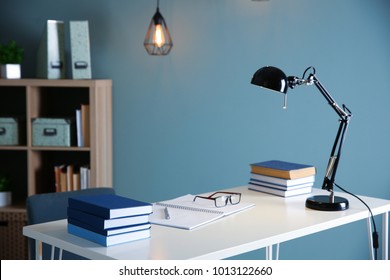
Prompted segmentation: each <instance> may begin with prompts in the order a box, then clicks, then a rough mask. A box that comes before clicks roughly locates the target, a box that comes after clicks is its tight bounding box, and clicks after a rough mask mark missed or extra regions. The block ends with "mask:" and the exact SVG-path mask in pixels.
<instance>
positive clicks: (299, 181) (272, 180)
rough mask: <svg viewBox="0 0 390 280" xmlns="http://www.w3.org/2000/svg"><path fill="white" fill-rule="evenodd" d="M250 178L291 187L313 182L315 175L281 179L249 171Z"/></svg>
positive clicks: (267, 183) (268, 183)
mask: <svg viewBox="0 0 390 280" xmlns="http://www.w3.org/2000/svg"><path fill="white" fill-rule="evenodd" d="M250 179H251V180H253V181H256V182H260V183H264V184H266V185H275V186H280V187H284V188H291V187H295V186H299V185H304V184H305V185H306V184H308V183H314V181H315V176H314V175H313V176H307V177H302V178H297V179H291V180H289V179H283V178H277V177H271V176H265V175H261V174H255V173H251V176H250Z"/></svg>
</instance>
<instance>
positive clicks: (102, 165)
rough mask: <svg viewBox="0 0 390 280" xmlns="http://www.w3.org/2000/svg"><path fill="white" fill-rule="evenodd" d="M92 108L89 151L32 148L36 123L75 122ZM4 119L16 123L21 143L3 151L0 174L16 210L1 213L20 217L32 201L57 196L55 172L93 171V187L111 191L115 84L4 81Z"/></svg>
mask: <svg viewBox="0 0 390 280" xmlns="http://www.w3.org/2000/svg"><path fill="white" fill-rule="evenodd" d="M81 104H89V107H90V112H89V119H90V131H89V132H90V145H89V146H88V147H78V146H77V143H72V144H71V146H67V147H58V146H55V147H52V146H50V147H45V146H33V144H32V143H33V142H32V120H33V119H34V118H58V117H63V118H75V116H76V109H77V108H79V107H80V106H81ZM0 117H17V118H18V120H19V121H20V125H19V134H20V142H19V143H18V145H14V146H1V145H0V171H3V172H6V173H8V174H9V175H10V177H11V181H12V205H10V206H9V207H0V213H1V212H5V211H7V212H9V211H11V212H12V211H20V209H22V211H23V209H24V208H25V200H26V198H27V197H28V196H30V195H34V194H39V193H47V192H54V191H55V178H54V166H55V165H58V164H77V165H89V166H90V187H112V182H113V179H112V81H111V80H65V79H64V80H45V79H15V80H11V79H10V80H7V79H0Z"/></svg>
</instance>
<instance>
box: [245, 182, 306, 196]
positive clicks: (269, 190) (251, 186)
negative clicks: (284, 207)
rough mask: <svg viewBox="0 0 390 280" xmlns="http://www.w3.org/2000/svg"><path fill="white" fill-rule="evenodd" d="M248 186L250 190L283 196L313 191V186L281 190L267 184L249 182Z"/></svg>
mask: <svg viewBox="0 0 390 280" xmlns="http://www.w3.org/2000/svg"><path fill="white" fill-rule="evenodd" d="M248 188H249V189H250V190H254V191H258V192H263V193H268V194H273V195H277V196H281V197H291V196H296V195H302V194H308V193H311V192H312V189H313V188H312V187H305V188H299V189H295V190H279V189H275V188H269V187H266V186H260V185H254V184H249V186H248Z"/></svg>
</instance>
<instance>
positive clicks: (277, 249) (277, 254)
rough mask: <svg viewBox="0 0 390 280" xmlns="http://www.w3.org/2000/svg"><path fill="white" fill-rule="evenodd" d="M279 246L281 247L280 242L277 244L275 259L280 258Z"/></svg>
mask: <svg viewBox="0 0 390 280" xmlns="http://www.w3.org/2000/svg"><path fill="white" fill-rule="evenodd" d="M279 247H280V244H279V243H278V244H276V257H275V260H279Z"/></svg>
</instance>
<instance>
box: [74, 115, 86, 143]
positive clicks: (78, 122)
mask: <svg viewBox="0 0 390 280" xmlns="http://www.w3.org/2000/svg"><path fill="white" fill-rule="evenodd" d="M76 134H77V147H83V146H84V145H83V137H82V130H81V110H80V109H77V110H76Z"/></svg>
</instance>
